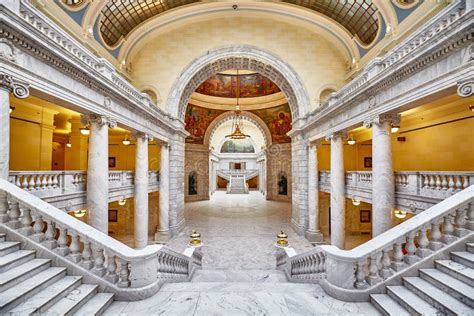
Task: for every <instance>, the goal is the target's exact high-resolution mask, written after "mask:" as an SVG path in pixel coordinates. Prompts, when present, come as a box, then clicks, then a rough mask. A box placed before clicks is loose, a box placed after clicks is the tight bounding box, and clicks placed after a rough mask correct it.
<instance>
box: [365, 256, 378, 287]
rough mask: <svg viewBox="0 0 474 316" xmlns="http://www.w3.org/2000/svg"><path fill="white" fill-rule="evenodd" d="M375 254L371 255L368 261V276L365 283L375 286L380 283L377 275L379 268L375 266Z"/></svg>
mask: <svg viewBox="0 0 474 316" xmlns="http://www.w3.org/2000/svg"><path fill="white" fill-rule="evenodd" d="M377 257H378V256H377V254H375V253H374V254H372V255H371V256H370V259H369V275H368V276H367V283H369V284H370V285H374V284H377V283H379V282H380V281H381V278H380V275H379V268H378V266H377Z"/></svg>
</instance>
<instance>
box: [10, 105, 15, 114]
mask: <svg viewBox="0 0 474 316" xmlns="http://www.w3.org/2000/svg"><path fill="white" fill-rule="evenodd" d="M13 111H15V107H14V106H13V105H10V114H12V112H13Z"/></svg>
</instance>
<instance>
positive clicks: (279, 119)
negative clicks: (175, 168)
mask: <svg viewBox="0 0 474 316" xmlns="http://www.w3.org/2000/svg"><path fill="white" fill-rule="evenodd" d="M224 112H226V111H222V110H214V109H208V108H203V107H199V106H195V105H192V104H189V105H188V107H187V109H186V118H185V124H186V131H188V132H189V133H190V134H191V135H190V136H189V137H188V138H186V142H187V143H193V144H203V143H204V135H205V133H206V130H207V128H208V127H209V125H210V124H211V123H212V121H214V120H215V119H216V118H217V117H218V116H219V115H221V114H222V113H224ZM249 112H252V113H253V114H255V115H257V116H258V117H260V118H261V119H262V120H263V121H264V122H265V124H266V125H267V126H268V129H269V130H270V133H271V135H272V142H273V143H290V142H291V138H290V137H289V136H288V135H286V134H287V133H288V132H289V131H290V130H291V111H290V106H289V105H288V104H284V105H279V106H276V107H273V108H268V109H262V110H254V111H249Z"/></svg>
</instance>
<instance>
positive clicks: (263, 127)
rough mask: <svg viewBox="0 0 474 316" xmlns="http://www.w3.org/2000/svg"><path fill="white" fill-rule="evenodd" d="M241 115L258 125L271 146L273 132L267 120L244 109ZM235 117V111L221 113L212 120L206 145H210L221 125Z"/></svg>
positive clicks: (205, 139) (205, 141)
mask: <svg viewBox="0 0 474 316" xmlns="http://www.w3.org/2000/svg"><path fill="white" fill-rule="evenodd" d="M241 116H242V119H243V120H246V121H249V122H251V123H253V124H254V125H256V126H257V127H258V129H259V130H260V132H262V134H263V138H264V139H265V144H266V146H267V147H268V146H270V145H271V143H272V134H271V133H270V130H269V129H268V126H267V124H265V122H264V121H263V120H262V119H261V118H260V117H258V116H257V115H255V114H253V113H251V112H247V111H242V112H241ZM233 117H234V112H233V111H228V112H225V113H222V114H221V115H219V116H218V117H216V118H215V119H214V121H212V123H211V124H210V125H209V126H208V128H207V130H206V133H205V134H204V145H207V146H209V144H210V142H211V139H212V137H213V136H214V133H215V131H216V130H217V129H218V128H219V126H221V125H222V124H224V123H225V122H228V121H230V120H232V118H233ZM256 149H258V148H256Z"/></svg>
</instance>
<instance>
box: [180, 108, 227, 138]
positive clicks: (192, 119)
mask: <svg viewBox="0 0 474 316" xmlns="http://www.w3.org/2000/svg"><path fill="white" fill-rule="evenodd" d="M224 112H225V111H219V110H213V109H206V108H201V107H199V106H195V105H191V104H189V105H188V107H187V109H186V118H185V124H186V131H188V132H189V134H191V135H190V136H189V137H188V138H186V142H187V143H193V144H203V143H204V134H205V133H206V129H207V128H208V127H209V125H210V124H211V123H212V121H213V120H214V119H215V118H216V117H218V116H219V115H220V114H222V113H224Z"/></svg>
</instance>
